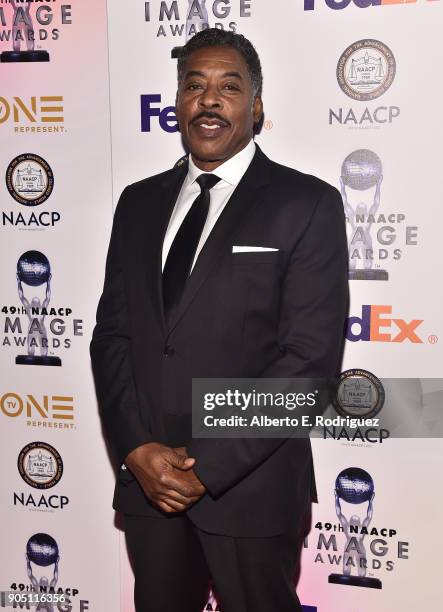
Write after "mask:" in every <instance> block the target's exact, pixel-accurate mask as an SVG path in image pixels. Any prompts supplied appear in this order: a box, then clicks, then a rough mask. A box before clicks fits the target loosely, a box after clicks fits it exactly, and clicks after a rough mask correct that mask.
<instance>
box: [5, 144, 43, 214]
mask: <svg viewBox="0 0 443 612" xmlns="http://www.w3.org/2000/svg"><path fill="white" fill-rule="evenodd" d="M6 186H7V188H8V191H9V193H10V194H11V196H12V197H13V198H14V200H16V201H17V202H19V203H20V204H24V205H25V206H38V205H39V204H43V202H46V200H47V199H48V198H49V196H50V195H51V193H52V190H53V188H54V175H53V173H52V170H51V167H50V166H49V164H48V162H47V161H45V160H44V159H43V158H42V157H40V156H39V155H35V154H34V153H23V154H22V155H19V156H18V157H15V158H14V159H13V160H12V162H11V163H10V164H9V166H8V169H7V171H6Z"/></svg>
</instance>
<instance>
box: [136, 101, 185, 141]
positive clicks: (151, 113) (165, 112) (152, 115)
mask: <svg viewBox="0 0 443 612" xmlns="http://www.w3.org/2000/svg"><path fill="white" fill-rule="evenodd" d="M161 101H162V97H161V95H160V94H143V95H141V96H140V119H141V131H142V132H150V131H151V130H152V129H153V121H152V120H154V123H158V124H159V126H160V127H161V129H162V130H163V131H164V132H168V133H170V134H172V133H174V132H178V121H177V115H176V113H175V106H164V107H163V108H162V107H161Z"/></svg>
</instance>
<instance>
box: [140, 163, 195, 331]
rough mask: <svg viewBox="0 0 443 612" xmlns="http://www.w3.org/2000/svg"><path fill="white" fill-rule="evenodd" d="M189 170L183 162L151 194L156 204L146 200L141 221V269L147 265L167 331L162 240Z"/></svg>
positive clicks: (161, 322) (148, 284) (152, 293)
mask: <svg viewBox="0 0 443 612" xmlns="http://www.w3.org/2000/svg"><path fill="white" fill-rule="evenodd" d="M187 171H188V164H187V163H183V164H182V165H181V166H179V167H178V168H174V169H173V170H171V172H169V173H168V174H167V175H166V176H165V178H164V179H163V181H162V182H161V184H160V185H159V186H158V188H157V190H156V191H155V192H154V193H150V194H149V198H150V199H151V198H152V199H153V200H154V202H155V204H154V206H149V205H146V204H145V203H143V210H144V213H145V220H144V222H142V223H140V230H142V231H143V238H142V240H140V265H141V268H140V269H141V270H146V268H147V274H146V276H145V281H146V289H147V293H148V296H149V297H150V299H151V302H152V305H153V308H154V310H155V312H156V313H157V317H158V322H159V325H160V327H161V329H162V331H163V334H164V335H166V333H167V329H166V323H165V315H164V310H163V290H162V250H163V240H164V237H165V233H166V229H167V227H168V224H169V219H170V217H171V214H172V211H173V209H174V205H175V202H176V200H177V197H178V195H179V193H180V189H181V187H182V185H183V181H184V179H185V178H186V174H187ZM146 230H147V231H146Z"/></svg>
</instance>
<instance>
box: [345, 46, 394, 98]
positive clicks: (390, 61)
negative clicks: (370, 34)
mask: <svg viewBox="0 0 443 612" xmlns="http://www.w3.org/2000/svg"><path fill="white" fill-rule="evenodd" d="M395 70H396V64H395V57H394V55H393V53H392V51H391V50H390V49H389V47H387V46H386V45H385V44H384V43H382V42H381V41H379V40H374V39H373V38H367V39H363V40H358V41H357V42H354V43H352V45H349V47H348V48H347V49H346V50H345V51H344V52H343V53H342V54H341V56H340V59H339V60H338V64H337V81H338V84H339V85H340V87H341V89H342V90H343V91H344V92H345V94H346V95H347V96H349V97H350V98H354V100H373V99H374V98H378V97H379V96H381V95H383V94H384V93H385V91H387V90H388V89H389V87H390V86H391V85H392V81H393V80H394V77H395Z"/></svg>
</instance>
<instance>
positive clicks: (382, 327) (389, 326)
mask: <svg viewBox="0 0 443 612" xmlns="http://www.w3.org/2000/svg"><path fill="white" fill-rule="evenodd" d="M391 313H392V306H378V305H377V306H374V305H371V306H368V305H364V306H362V309H361V317H349V318H348V320H347V325H346V339H347V340H350V341H351V342H358V341H359V340H363V341H365V342H404V341H405V340H409V341H410V342H414V343H420V344H421V343H422V342H423V340H422V339H421V338H420V337H419V336H418V334H417V328H418V327H419V325H421V324H422V323H423V320H422V319H412V320H411V321H405V320H404V319H394V318H392V317H391Z"/></svg>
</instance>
